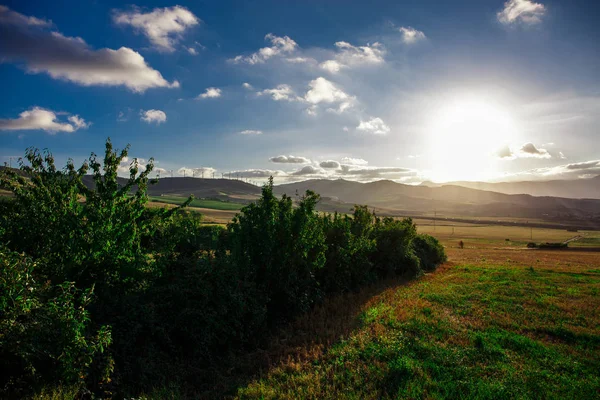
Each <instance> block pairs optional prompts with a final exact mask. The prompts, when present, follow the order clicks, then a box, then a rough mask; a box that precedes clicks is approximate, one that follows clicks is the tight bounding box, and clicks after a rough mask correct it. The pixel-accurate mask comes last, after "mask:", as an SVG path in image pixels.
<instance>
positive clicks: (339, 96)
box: [304, 77, 354, 104]
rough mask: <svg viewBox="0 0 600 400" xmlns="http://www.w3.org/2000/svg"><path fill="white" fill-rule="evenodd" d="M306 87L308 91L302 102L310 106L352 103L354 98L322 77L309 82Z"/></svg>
mask: <svg viewBox="0 0 600 400" xmlns="http://www.w3.org/2000/svg"><path fill="white" fill-rule="evenodd" d="M308 86H309V87H310V89H309V90H308V91H307V92H306V94H305V95H304V100H305V101H306V102H308V103H310V104H319V103H340V102H351V101H354V97H351V96H349V95H348V94H346V93H345V92H344V91H343V90H341V89H339V88H338V87H337V86H335V85H334V84H333V83H331V82H330V81H328V80H327V79H325V78H323V77H319V78H317V79H315V80H312V81H310V83H309V84H308Z"/></svg>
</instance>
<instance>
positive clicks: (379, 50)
mask: <svg viewBox="0 0 600 400" xmlns="http://www.w3.org/2000/svg"><path fill="white" fill-rule="evenodd" d="M335 47H336V48H337V51H336V53H335V55H334V59H332V60H326V61H324V62H322V63H321V64H319V67H320V68H321V69H324V70H325V71H328V72H329V73H332V74H336V73H338V72H340V70H341V69H343V68H350V67H354V66H362V65H378V64H382V63H384V62H385V59H384V55H385V53H386V51H385V48H384V47H383V45H382V44H381V43H377V42H375V43H373V44H367V45H366V46H353V45H352V44H350V43H348V42H336V43H335Z"/></svg>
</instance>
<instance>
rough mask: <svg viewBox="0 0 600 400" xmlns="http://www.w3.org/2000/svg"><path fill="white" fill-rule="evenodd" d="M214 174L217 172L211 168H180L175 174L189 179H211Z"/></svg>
mask: <svg viewBox="0 0 600 400" xmlns="http://www.w3.org/2000/svg"><path fill="white" fill-rule="evenodd" d="M216 172H217V170H216V169H214V168H212V167H196V168H187V167H181V168H179V169H178V170H177V174H179V175H181V176H185V177H189V178H202V177H204V178H212V177H213V174H215V173H216Z"/></svg>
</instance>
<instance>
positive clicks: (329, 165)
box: [319, 160, 340, 169]
mask: <svg viewBox="0 0 600 400" xmlns="http://www.w3.org/2000/svg"><path fill="white" fill-rule="evenodd" d="M319 167H321V168H325V169H338V168H340V163H339V162H337V161H334V160H327V161H321V163H319Z"/></svg>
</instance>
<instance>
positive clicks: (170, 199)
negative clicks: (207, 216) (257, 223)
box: [149, 196, 244, 211]
mask: <svg viewBox="0 0 600 400" xmlns="http://www.w3.org/2000/svg"><path fill="white" fill-rule="evenodd" d="M149 199H150V201H152V202H154V203H166V204H175V205H179V204H182V203H183V202H184V201H185V200H186V199H187V198H186V197H181V196H149ZM189 206H190V207H195V208H206V209H212V210H235V211H237V210H240V209H241V208H242V207H243V206H244V205H243V204H240V203H230V202H227V201H220V200H207V199H194V200H192V203H191V204H190V205H189Z"/></svg>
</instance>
